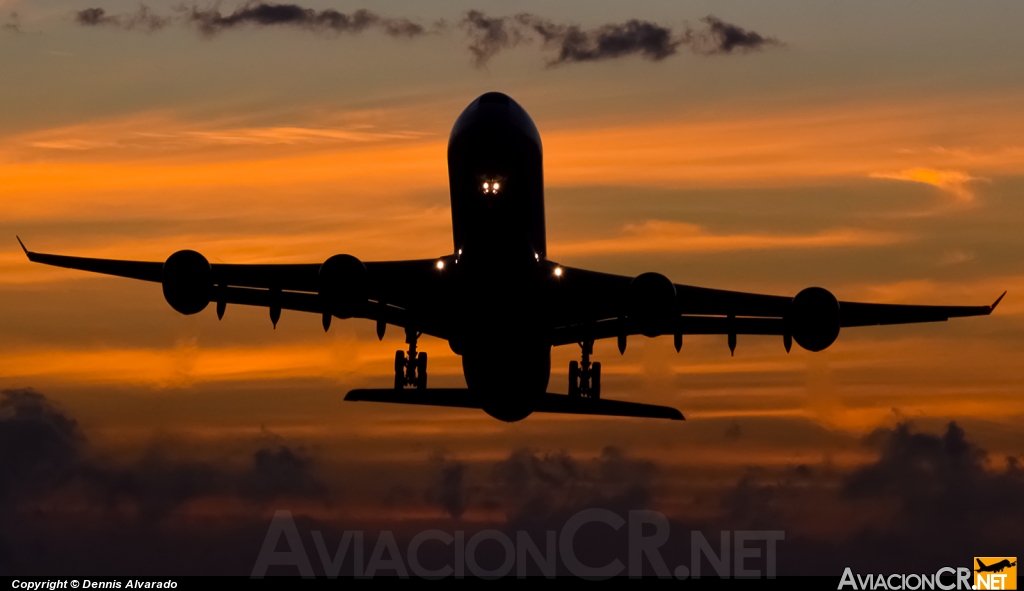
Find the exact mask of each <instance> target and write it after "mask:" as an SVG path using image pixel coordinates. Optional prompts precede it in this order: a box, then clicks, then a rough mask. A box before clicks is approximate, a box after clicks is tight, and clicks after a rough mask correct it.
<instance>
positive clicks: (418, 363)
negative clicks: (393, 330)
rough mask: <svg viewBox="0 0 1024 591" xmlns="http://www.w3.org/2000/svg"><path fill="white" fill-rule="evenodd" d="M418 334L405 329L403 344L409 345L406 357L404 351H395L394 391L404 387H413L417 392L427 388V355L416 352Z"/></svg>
mask: <svg viewBox="0 0 1024 591" xmlns="http://www.w3.org/2000/svg"><path fill="white" fill-rule="evenodd" d="M419 337H420V333H418V332H416V331H415V330H413V329H411V328H406V329H405V342H406V343H408V345H409V353H408V355H407V354H406V353H405V351H395V390H401V389H402V388H405V387H406V386H415V387H416V388H417V389H419V390H424V389H426V387H427V354H426V353H425V352H423V351H421V352H419V353H417V352H416V340H417V339H419Z"/></svg>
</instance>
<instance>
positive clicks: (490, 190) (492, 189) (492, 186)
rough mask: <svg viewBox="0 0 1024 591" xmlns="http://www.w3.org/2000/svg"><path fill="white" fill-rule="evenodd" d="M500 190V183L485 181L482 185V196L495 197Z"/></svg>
mask: <svg viewBox="0 0 1024 591" xmlns="http://www.w3.org/2000/svg"><path fill="white" fill-rule="evenodd" d="M500 188H501V183H498V182H491V181H487V182H486V183H484V185H483V188H482V190H483V192H484V195H497V194H498V189H500Z"/></svg>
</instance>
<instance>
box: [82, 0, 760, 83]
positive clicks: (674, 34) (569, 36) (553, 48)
mask: <svg viewBox="0 0 1024 591" xmlns="http://www.w3.org/2000/svg"><path fill="white" fill-rule="evenodd" d="M75 21H76V22H78V23H79V24H80V25H84V26H91V27H99V26H104V27H112V28H118V29H123V30H132V29H139V30H144V31H148V32H152V31H157V30H159V29H162V28H164V27H166V26H168V25H169V24H171V23H172V22H174V21H176V22H178V23H180V24H183V25H185V26H189V27H193V28H195V29H197V30H198V31H200V32H201V33H202V34H203V35H206V36H213V35H217V34H219V33H221V32H223V31H227V30H229V29H236V28H240V27H250V28H252V27H256V28H272V27H291V28H296V29H302V30H307V31H314V32H327V33H336V34H349V33H361V32H363V31H366V30H369V29H375V30H378V31H380V32H383V33H384V34H386V35H388V36H390V37H396V38H414V37H420V36H422V35H425V34H427V33H429V32H441V31H446V30H448V26H447V24H446V23H445V22H444V21H438V22H436V23H434V24H433V25H432V26H431V27H430V28H429V29H428V27H426V26H424V25H422V24H420V23H418V22H416V21H415V20H413V19H410V18H404V17H399V18H393V17H385V16H381V15H379V14H377V13H375V12H372V11H370V10H366V9H359V10H356V11H354V12H352V13H343V12H339V11H337V10H334V9H332V8H327V9H323V10H316V9H313V8H305V7H303V6H299V5H297V4H273V3H267V2H247V3H245V4H243V5H241V6H239V7H238V8H236V9H235V10H234V11H231V12H222V11H221V9H220V7H219V6H214V7H211V8H200V7H199V6H198V5H195V4H193V5H191V6H185V5H183V6H182V7H180V8H179V9H178V14H177V15H176V16H174V17H165V16H159V15H156V14H154V13H153V12H152V11H151V10H150V9H149V8H148V7H146V6H145V5H140V7H139V9H138V10H137V11H136V12H134V13H126V14H108V13H107V12H106V10H104V9H103V8H86V9H84V10H81V11H78V12H77V13H75ZM701 23H702V25H701V26H700V27H698V28H696V29H694V28H691V27H690V26H689V25H685V26H683V27H682V28H681V29H680V30H678V31H676V30H674V29H672V28H671V27H666V26H662V25H659V24H657V23H652V22H649V21H645V20H640V19H628V20H626V21H624V22H622V23H609V24H606V25H602V26H599V27H597V28H593V29H585V28H582V27H580V26H578V25H573V24H564V23H557V22H554V21H552V20H550V19H546V18H544V17H542V16H539V15H536V14H532V13H520V14H516V15H513V16H496V17H491V16H488V15H486V14H485V13H483V12H481V11H479V10H470V11H468V12H467V13H466V14H465V16H464V17H463V19H462V20H461V21H460V23H459V28H460V29H461V30H462V31H463V32H464V33H465V35H466V41H467V49H468V50H469V52H470V53H471V54H472V55H473V60H474V63H475V64H476V65H477V66H478V67H483V66H485V65H486V64H487V62H488V61H489V60H490V59H491V58H492V57H494V56H495V55H497V54H498V53H499V52H501V51H503V50H505V49H511V48H513V47H517V46H519V45H521V44H529V43H534V42H538V43H539V44H540V47H541V48H542V49H543V50H545V51H549V52H553V53H554V56H553V57H551V58H550V59H549V60H548V62H547V64H548V66H549V67H551V66H558V65H562V64H568V63H579V62H593V61H601V60H609V59H616V58H622V57H627V56H632V55H638V56H640V57H642V58H644V59H648V60H651V61H661V60H664V59H665V58H667V57H670V56H673V55H676V54H677V53H678V52H679V51H680V49H681V48H684V47H688V48H689V49H690V50H691V51H693V52H694V53H697V54H700V55H714V54H728V53H735V52H746V51H755V50H759V49H763V48H764V47H767V46H771V45H780V42H779V41H778V40H777V39H775V38H773V37H768V36H764V35H761V34H759V33H756V32H754V31H748V30H746V29H744V28H742V27H740V26H737V25H733V24H731V23H727V22H725V21H723V20H721V19H719V18H718V17H716V16H713V15H709V16H707V17H705V18H703V19H701Z"/></svg>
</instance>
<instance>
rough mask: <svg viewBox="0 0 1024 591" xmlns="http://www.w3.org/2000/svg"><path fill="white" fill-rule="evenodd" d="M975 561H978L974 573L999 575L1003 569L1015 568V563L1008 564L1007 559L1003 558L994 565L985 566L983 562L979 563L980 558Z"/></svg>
mask: <svg viewBox="0 0 1024 591" xmlns="http://www.w3.org/2000/svg"><path fill="white" fill-rule="evenodd" d="M976 560H977V561H978V568H977V569H976V570H975V571H974V572H976V573H1000V572H1003V569H1004V568H1010V567H1014V566H1017V561H1013V562H1010V560H1009V559H1007V558H1004V559H1002V560H1000V561H999V562H997V563H995V564H990V565H987V566H986V565H985V563H984V562H982V561H981V559H980V558H978V559H976Z"/></svg>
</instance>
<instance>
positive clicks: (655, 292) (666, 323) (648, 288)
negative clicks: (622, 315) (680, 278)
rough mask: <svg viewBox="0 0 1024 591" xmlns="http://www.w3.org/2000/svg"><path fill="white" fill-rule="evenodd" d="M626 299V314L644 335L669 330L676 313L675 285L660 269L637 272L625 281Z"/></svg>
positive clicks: (655, 334)
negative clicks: (640, 273)
mask: <svg viewBox="0 0 1024 591" xmlns="http://www.w3.org/2000/svg"><path fill="white" fill-rule="evenodd" d="M626 300H627V301H626V315H627V316H628V317H629V318H630V319H631V320H633V321H634V322H636V323H637V325H638V328H639V330H640V333H641V334H643V335H644V336H647V337H656V336H658V335H659V334H663V333H665V332H667V331H669V330H670V327H671V326H673V324H672V322H673V321H674V320H675V318H676V317H677V313H676V286H675V285H673V284H672V282H671V281H669V279H668V277H665V276H664V275H661V274H660V273H643V274H642V275H637V276H636V278H635V279H633V281H632V282H631V283H630V284H629V291H628V294H627V297H626Z"/></svg>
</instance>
